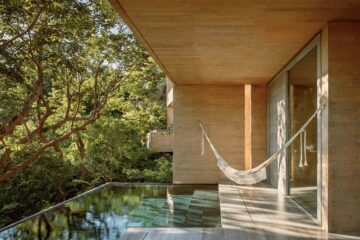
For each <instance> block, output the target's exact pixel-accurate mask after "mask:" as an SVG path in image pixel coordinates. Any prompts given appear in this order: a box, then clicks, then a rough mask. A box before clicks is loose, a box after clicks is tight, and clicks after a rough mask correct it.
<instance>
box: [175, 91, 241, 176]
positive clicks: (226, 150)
mask: <svg viewBox="0 0 360 240" xmlns="http://www.w3.org/2000/svg"><path fill="white" fill-rule="evenodd" d="M198 120H200V121H202V123H203V125H204V128H205V130H206V131H207V132H208V134H209V137H210V138H211V139H212V140H213V143H214V145H215V146H216V148H217V149H218V150H219V152H220V154H222V156H223V157H224V159H225V160H227V161H228V162H229V163H230V164H231V165H232V166H233V167H235V168H239V169H244V85H230V86H224V85H176V86H175V87H174V145H173V149H174V155H173V175H174V177H173V181H174V183H218V181H220V180H224V179H225V176H223V174H222V173H221V171H220V170H219V169H218V167H217V166H216V159H215V157H214V156H213V153H212V152H211V150H210V148H209V146H208V144H206V148H205V155H204V156H201V131H200V128H199V126H198V123H197V121H198Z"/></svg>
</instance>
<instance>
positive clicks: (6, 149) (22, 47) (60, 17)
mask: <svg viewBox="0 0 360 240" xmlns="http://www.w3.org/2000/svg"><path fill="white" fill-rule="evenodd" d="M0 6H1V7H0V16H1V21H0V29H1V31H0V39H1V40H0V56H1V57H0V142H1V145H0V182H3V181H6V180H7V179H8V178H9V177H12V176H13V175H15V174H17V173H19V172H20V171H22V170H23V169H24V168H25V167H27V166H29V165H31V164H33V163H34V162H36V161H38V160H39V159H40V158H41V156H43V155H44V154H45V153H46V152H48V151H53V152H55V153H56V154H58V155H60V156H61V155H62V154H63V147H64V145H66V144H69V143H67V141H69V140H71V141H74V142H76V143H77V148H78V150H79V151H80V156H82V155H81V154H83V153H82V152H83V151H84V150H83V148H84V144H83V140H82V137H81V133H82V132H84V131H85V129H86V128H87V127H88V126H89V125H90V124H92V123H94V122H95V121H96V120H97V119H99V117H100V116H101V115H102V114H103V111H104V110H105V109H107V106H108V105H109V102H111V101H112V100H111V99H112V98H114V96H115V95H116V94H118V91H119V89H120V87H121V86H124V85H125V84H127V83H128V82H129V79H131V76H133V75H134V73H136V72H137V71H138V70H139V69H142V68H144V62H148V58H149V56H148V55H147V54H146V52H145V51H144V50H143V49H142V48H141V46H140V45H139V44H138V43H137V42H136V40H135V39H134V37H133V36H132V34H131V32H130V31H129V29H128V28H127V27H126V25H125V24H124V23H123V22H122V21H121V19H120V18H118V17H117V15H116V14H115V13H114V12H113V11H112V9H111V7H110V6H109V5H108V4H107V3H106V2H98V1H94V0H87V1H83V0H51V1H49V0H34V1H24V0H22V1H21V0H2V1H1V4H0ZM79 159H80V160H81V157H80V158H79Z"/></svg>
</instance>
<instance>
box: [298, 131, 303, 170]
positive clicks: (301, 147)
mask: <svg viewBox="0 0 360 240" xmlns="http://www.w3.org/2000/svg"><path fill="white" fill-rule="evenodd" d="M303 131H304V130H301V133H300V162H299V168H302V167H304V164H303V152H304V151H303Z"/></svg>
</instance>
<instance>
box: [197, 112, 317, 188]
mask: <svg viewBox="0 0 360 240" xmlns="http://www.w3.org/2000/svg"><path fill="white" fill-rule="evenodd" d="M323 107H324V106H322V107H319V108H318V109H317V110H316V111H315V112H314V113H313V114H312V115H311V116H310V118H309V119H308V120H307V121H306V123H305V124H304V125H303V126H302V127H301V128H300V129H299V131H298V132H297V133H295V134H294V135H293V136H292V137H291V138H290V140H289V141H287V142H286V143H285V144H284V145H283V146H282V147H281V148H280V149H279V150H277V151H276V152H275V153H274V154H273V155H272V156H271V157H270V158H268V159H267V160H265V161H264V162H263V163H261V164H260V165H259V166H257V167H255V168H252V169H249V170H238V169H235V168H233V167H231V166H230V165H229V164H228V163H227V162H226V161H225V160H224V159H223V158H222V157H221V155H220V153H219V152H218V150H217V149H216V148H215V146H214V144H213V143H212V142H211V140H210V138H209V136H208V135H207V133H206V131H205V129H204V127H203V125H202V124H201V122H199V126H200V128H201V132H202V152H201V154H202V155H203V154H204V138H205V139H206V140H207V142H208V143H209V145H210V148H211V150H212V151H213V153H214V155H215V157H216V159H217V166H218V167H219V168H220V170H221V171H222V172H223V173H224V175H225V176H226V177H227V178H229V179H230V180H232V181H233V182H235V183H237V184H245V185H248V184H255V183H258V182H261V181H263V180H265V179H266V167H267V166H268V165H269V164H270V163H272V162H273V161H274V160H276V159H277V157H278V156H279V155H280V153H282V152H283V151H284V150H285V149H286V148H287V147H289V146H290V145H291V143H292V142H293V141H294V140H295V139H296V137H298V136H299V135H300V134H301V136H302V133H303V132H304V131H305V128H306V127H307V126H308V125H309V123H310V122H311V120H313V119H314V118H315V117H316V115H317V114H318V113H319V112H320V111H321V110H322V109H323ZM305 136H306V135H305ZM305 136H304V137H305ZM304 143H305V144H306V140H305V141H304ZM301 146H302V142H301ZM303 151H304V152H306V150H305V146H304V147H302V149H301V153H302V152H303ZM300 161H301V163H302V157H301V160H300ZM305 161H306V157H305ZM301 165H302V164H301ZM306 165H307V164H306Z"/></svg>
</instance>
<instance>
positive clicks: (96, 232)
mask: <svg viewBox="0 0 360 240" xmlns="http://www.w3.org/2000/svg"><path fill="white" fill-rule="evenodd" d="M220 226H221V218H220V207H219V197H218V191H217V186H213V185H205V186H203V185H195V186H194V185H116V184H111V185H109V186H107V187H104V188H102V189H100V190H98V191H96V192H92V193H89V194H86V195H85V196H83V197H80V198H77V199H75V200H71V201H69V202H67V203H66V204H64V205H62V206H60V207H58V208H56V209H54V210H51V211H48V212H46V213H44V214H41V215H38V216H35V217H33V218H31V219H29V220H27V221H25V222H22V223H19V224H18V225H15V226H14V227H11V228H8V229H6V230H4V231H3V232H0V239H119V238H120V237H121V236H122V234H123V233H124V232H126V230H127V229H128V228H133V227H140V228H145V227H146V228H148V227H220Z"/></svg>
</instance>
